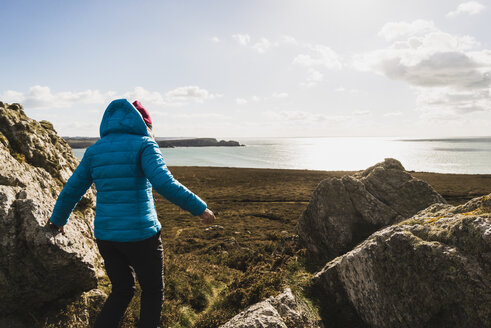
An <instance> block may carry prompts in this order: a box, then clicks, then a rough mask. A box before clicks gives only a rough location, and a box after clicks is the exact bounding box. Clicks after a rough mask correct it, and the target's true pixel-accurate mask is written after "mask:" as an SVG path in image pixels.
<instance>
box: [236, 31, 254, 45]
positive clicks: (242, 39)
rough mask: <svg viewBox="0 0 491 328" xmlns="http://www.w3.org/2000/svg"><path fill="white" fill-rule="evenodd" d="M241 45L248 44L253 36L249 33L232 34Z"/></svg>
mask: <svg viewBox="0 0 491 328" xmlns="http://www.w3.org/2000/svg"><path fill="white" fill-rule="evenodd" d="M232 38H234V39H235V40H236V41H237V42H238V43H239V44H240V45H243V46H246V45H247V44H248V43H249V42H251V37H250V36H249V34H234V35H232Z"/></svg>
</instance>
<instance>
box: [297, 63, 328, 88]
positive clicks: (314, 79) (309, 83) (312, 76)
mask: <svg viewBox="0 0 491 328" xmlns="http://www.w3.org/2000/svg"><path fill="white" fill-rule="evenodd" d="M322 81H324V74H322V73H321V72H319V71H318V70H315V69H313V68H309V70H308V73H307V78H306V79H305V81H304V82H301V83H300V85H301V86H305V87H313V86H314V85H316V84H318V83H320V82H322Z"/></svg>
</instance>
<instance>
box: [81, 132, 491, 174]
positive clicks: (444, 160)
mask: <svg viewBox="0 0 491 328" xmlns="http://www.w3.org/2000/svg"><path fill="white" fill-rule="evenodd" d="M234 140H236V141H239V142H240V143H241V144H243V145H244V147H177V148H161V151H162V153H163V155H164V158H165V161H166V164H167V165H168V166H214V167H238V168H240V167H242V168H246V167H247V168H274V169H306V170H325V171H357V170H363V169H365V168H367V167H369V166H371V165H374V164H376V163H378V162H381V161H383V160H384V159H385V158H388V157H391V158H395V159H397V160H399V161H400V162H401V163H402V165H403V166H404V167H405V168H406V170H408V171H418V172H437V173H461V174H462V173H463V174H491V165H490V164H491V137H448V138H425V139H408V138H388V137H317V138H310V137H299V138H281V137H279V138H234ZM73 152H74V154H75V156H77V157H78V158H81V157H82V156H83V153H84V152H85V149H74V150H73Z"/></svg>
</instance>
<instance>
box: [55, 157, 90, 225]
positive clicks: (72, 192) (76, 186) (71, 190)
mask: <svg viewBox="0 0 491 328" xmlns="http://www.w3.org/2000/svg"><path fill="white" fill-rule="evenodd" d="M91 185H92V176H91V174H90V169H89V167H88V165H87V159H86V156H84V157H83V158H82V161H81V162H80V164H79V165H78V166H77V168H76V169H75V171H74V172H73V174H72V176H71V177H70V178H69V179H68V181H67V183H66V184H65V187H63V190H62V191H61V192H60V194H59V195H58V199H57V200H56V204H55V207H54V209H53V213H52V214H51V218H50V221H51V222H52V223H53V224H55V225H57V226H64V225H65V224H66V223H67V221H68V218H69V217H70V214H71V213H72V211H73V209H74V208H75V205H77V203H78V202H79V201H80V199H82V196H83V195H84V194H85V192H86V191H87V189H89V187H90V186H91Z"/></svg>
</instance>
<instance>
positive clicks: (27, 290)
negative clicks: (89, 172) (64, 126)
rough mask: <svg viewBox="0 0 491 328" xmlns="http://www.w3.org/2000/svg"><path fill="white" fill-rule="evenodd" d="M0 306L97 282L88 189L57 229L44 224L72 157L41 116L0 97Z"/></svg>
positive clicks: (34, 301)
mask: <svg viewBox="0 0 491 328" xmlns="http://www.w3.org/2000/svg"><path fill="white" fill-rule="evenodd" d="M0 162H1V163H2V165H1V166H0V245H1V247H0V300H1V302H0V313H2V315H7V314H9V313H14V312H16V311H19V310H24V309H26V308H29V309H31V310H33V309H36V308H40V307H42V306H45V305H46V304H47V303H49V302H51V301H53V300H56V299H58V298H60V297H61V296H63V297H67V296H69V295H77V294H80V293H81V292H82V291H87V290H90V289H92V288H95V287H96V286H97V276H98V274H100V273H102V271H100V259H99V256H98V253H97V248H96V246H95V243H94V240H93V228H92V222H93V216H94V207H95V196H94V192H93V190H89V191H88V193H87V194H86V195H85V196H84V198H83V199H82V201H81V202H80V203H79V205H78V206H77V208H76V210H75V211H74V213H73V214H72V217H71V219H70V221H69V223H68V224H67V226H66V229H65V234H64V235H63V234H60V233H58V232H57V230H55V229H52V228H51V227H49V226H46V223H47V221H48V219H49V217H50V215H51V210H52V209H53V206H54V203H55V200H56V197H57V195H58V193H59V192H60V191H61V189H62V187H63V184H64V183H65V182H66V180H67V179H68V178H69V177H70V175H71V174H72V172H73V170H74V169H75V168H76V166H77V165H78V160H77V159H76V158H75V157H74V156H73V153H72V151H71V149H70V147H69V146H68V145H67V143H66V142H65V141H64V140H63V139H62V138H60V137H59V136H58V135H57V134H56V132H55V130H54V129H53V126H52V125H51V124H50V123H49V122H46V121H42V122H37V121H35V120H32V119H30V118H28V117H27V116H26V115H25V113H24V111H23V110H22V107H21V106H20V105H18V104H12V105H7V104H4V103H1V102H0Z"/></svg>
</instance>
